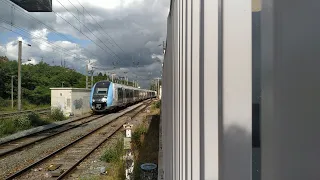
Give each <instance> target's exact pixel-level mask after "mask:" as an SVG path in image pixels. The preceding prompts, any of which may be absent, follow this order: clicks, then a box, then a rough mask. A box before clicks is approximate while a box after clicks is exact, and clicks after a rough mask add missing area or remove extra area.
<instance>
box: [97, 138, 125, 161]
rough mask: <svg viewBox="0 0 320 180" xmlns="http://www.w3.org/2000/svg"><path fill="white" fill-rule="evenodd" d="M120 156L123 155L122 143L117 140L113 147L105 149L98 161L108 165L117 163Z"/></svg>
mask: <svg viewBox="0 0 320 180" xmlns="http://www.w3.org/2000/svg"><path fill="white" fill-rule="evenodd" d="M122 154H123V141H122V140H118V142H117V144H116V145H115V147H112V148H110V149H107V150H106V151H105V152H104V153H103V155H102V156H101V158H100V159H101V160H102V161H105V162H108V163H111V162H117V161H118V160H120V157H121V156H122Z"/></svg>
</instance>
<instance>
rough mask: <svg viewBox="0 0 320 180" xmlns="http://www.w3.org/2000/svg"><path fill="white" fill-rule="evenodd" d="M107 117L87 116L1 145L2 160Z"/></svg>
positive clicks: (0, 155) (0, 154)
mask: <svg viewBox="0 0 320 180" xmlns="http://www.w3.org/2000/svg"><path fill="white" fill-rule="evenodd" d="M103 116H105V115H92V116H89V117H88V116H86V117H83V118H80V119H76V120H75V121H72V122H69V123H66V124H63V125H61V126H60V127H55V128H52V129H47V130H43V131H40V132H37V133H34V134H30V135H28V136H22V137H20V138H17V139H13V140H11V141H8V142H5V143H1V144H0V158H2V157H3V156H6V155H9V154H11V153H14V152H15V151H18V150H22V149H24V148H26V147H28V146H30V145H33V144H35V143H39V142H41V141H44V140H46V139H48V138H51V137H53V136H56V135H58V134H61V133H63V132H66V131H69V130H71V129H74V128H77V127H79V126H81V125H84V124H86V123H89V122H91V121H94V120H97V119H99V118H101V117H103Z"/></svg>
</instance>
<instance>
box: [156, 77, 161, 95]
mask: <svg viewBox="0 0 320 180" xmlns="http://www.w3.org/2000/svg"><path fill="white" fill-rule="evenodd" d="M155 79H157V80H158V81H157V95H158V97H159V91H160V82H159V80H160V79H161V78H155Z"/></svg>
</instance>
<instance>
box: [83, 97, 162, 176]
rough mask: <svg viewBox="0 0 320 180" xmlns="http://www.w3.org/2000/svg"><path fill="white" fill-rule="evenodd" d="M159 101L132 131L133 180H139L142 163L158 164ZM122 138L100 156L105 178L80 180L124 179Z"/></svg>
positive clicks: (152, 105)
mask: <svg viewBox="0 0 320 180" xmlns="http://www.w3.org/2000/svg"><path fill="white" fill-rule="evenodd" d="M160 106H161V101H156V102H154V103H152V104H151V108H150V109H149V110H150V111H149V112H148V113H147V114H146V116H145V117H144V118H143V120H142V121H139V122H138V124H137V125H134V126H133V129H132V150H133V154H134V161H135V167H134V174H133V176H134V179H140V174H141V172H140V165H141V164H143V163H147V162H149V163H155V164H158V152H159V120H160V116H159V115H160ZM123 137H124V135H121V136H120V137H118V138H117V143H115V145H114V146H113V147H112V148H108V149H106V150H105V151H104V153H103V155H102V156H101V158H100V159H101V160H103V161H105V162H107V168H106V170H107V175H106V176H100V175H96V176H90V177H85V178H81V180H100V179H102V180H122V179H125V176H124V175H125V169H124V168H125V164H124V161H123V160H122V159H121V157H123V155H124V150H123Z"/></svg>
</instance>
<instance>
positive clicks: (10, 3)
mask: <svg viewBox="0 0 320 180" xmlns="http://www.w3.org/2000/svg"><path fill="white" fill-rule="evenodd" d="M1 2H3V3H6V4H8V5H9V6H14V7H15V6H16V5H15V4H14V3H12V2H10V1H7V0H1ZM15 10H18V11H20V12H21V13H23V14H25V15H26V16H28V17H30V18H32V19H34V20H35V21H37V22H38V23H40V24H42V25H44V26H45V27H46V28H48V29H49V30H50V31H52V32H55V33H56V34H57V35H58V36H60V37H62V38H63V39H65V40H68V41H70V42H72V43H75V44H77V43H76V42H75V41H73V40H71V39H70V38H68V37H67V36H65V35H63V34H61V33H59V32H58V31H56V30H55V29H54V28H53V27H51V26H49V25H47V24H45V23H43V22H42V21H40V20H39V19H37V18H35V17H34V16H32V15H30V14H29V13H26V12H25V10H23V9H22V8H21V7H19V8H17V9H15ZM54 13H55V14H56V15H57V13H56V12H54ZM58 16H59V15H58ZM60 17H61V16H60ZM62 19H64V18H62ZM64 20H65V19H64ZM65 21H66V20H65ZM67 23H68V22H67ZM69 24H70V23H69ZM70 25H71V24H70ZM71 26H72V25H71ZM100 48H101V47H100ZM82 49H83V50H85V51H87V52H89V53H90V54H91V55H92V56H93V57H97V56H96V55H95V54H93V53H92V52H91V51H89V50H88V49H86V48H82ZM102 49H103V48H102Z"/></svg>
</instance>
